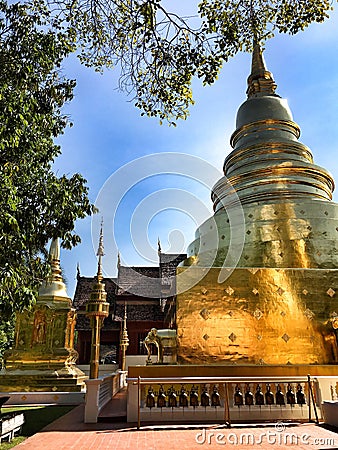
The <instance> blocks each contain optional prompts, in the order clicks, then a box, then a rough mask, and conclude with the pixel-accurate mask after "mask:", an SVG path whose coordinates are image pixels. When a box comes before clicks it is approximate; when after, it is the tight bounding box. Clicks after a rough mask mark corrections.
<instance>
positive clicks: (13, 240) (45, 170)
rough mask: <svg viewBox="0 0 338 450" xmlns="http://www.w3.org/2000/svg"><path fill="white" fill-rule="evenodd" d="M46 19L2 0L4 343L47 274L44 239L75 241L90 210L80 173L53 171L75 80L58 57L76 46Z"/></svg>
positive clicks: (0, 300)
mask: <svg viewBox="0 0 338 450" xmlns="http://www.w3.org/2000/svg"><path fill="white" fill-rule="evenodd" d="M49 21H50V18H49V13H48V12H47V10H45V9H43V8H40V9H39V11H37V10H36V11H35V12H32V11H29V9H28V8H27V6H25V5H19V4H12V5H8V4H7V3H6V2H5V1H3V0H0V65H1V71H0V115H1V120H0V229H1V236H0V317H1V321H0V341H2V344H4V341H5V339H7V338H8V333H9V331H10V328H11V319H12V315H13V312H14V311H21V310H22V309H24V308H25V307H29V306H30V305H31V304H32V302H34V300H35V298H36V295H37V290H38V287H39V286H40V283H41V281H42V280H43V279H44V277H45V276H46V275H47V273H48V270H49V265H48V264H47V255H46V252H45V246H46V244H47V242H48V240H49V239H50V238H52V237H56V236H59V237H61V238H62V239H63V246H64V247H66V248H70V247H72V246H73V245H76V244H77V243H78V242H79V241H80V238H79V236H77V235H76V234H75V233H74V232H73V229H74V222H75V220H76V219H78V218H83V217H85V216H86V215H88V214H91V212H92V210H93V207H92V205H91V204H90V202H89V199H88V195H87V187H86V185H85V183H86V182H85V180H84V179H83V178H82V177H81V175H79V174H75V175H73V176H71V177H70V178H67V177H66V176H61V177H57V176H56V175H55V174H54V173H53V170H52V164H53V161H54V159H55V158H56V157H57V155H58V154H59V153H60V148H59V147H58V146H57V145H55V144H54V138H55V137H56V136H58V135H59V134H60V133H62V132H63V130H64V128H65V126H66V124H67V117H66V116H65V115H64V114H62V112H61V108H62V106H63V105H64V104H65V102H67V101H69V100H71V98H72V95H73V94H72V91H73V87H74V84H75V83H74V81H70V80H67V79H66V78H64V77H63V75H62V73H61V62H62V60H63V58H64V57H66V56H67V55H68V54H69V53H70V52H72V51H73V50H74V45H73V43H72V39H71V37H70V36H69V34H65V33H62V32H61V31H57V30H54V31H53V30H48V29H47V28H46V26H47V25H48V23H49ZM1 336H2V338H1ZM4 336H5V337H4ZM6 336H7V337H6ZM2 344H1V342H0V348H1V345H2ZM7 344H8V343H7Z"/></svg>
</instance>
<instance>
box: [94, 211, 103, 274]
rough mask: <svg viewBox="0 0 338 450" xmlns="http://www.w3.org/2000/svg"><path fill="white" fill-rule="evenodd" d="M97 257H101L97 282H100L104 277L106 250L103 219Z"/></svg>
mask: <svg viewBox="0 0 338 450" xmlns="http://www.w3.org/2000/svg"><path fill="white" fill-rule="evenodd" d="M96 255H97V256H98V257H99V259H98V262H97V275H96V278H97V281H98V282H100V281H102V279H103V276H102V256H104V248H103V219H102V220H101V229H100V238H99V247H98V249H97V253H96Z"/></svg>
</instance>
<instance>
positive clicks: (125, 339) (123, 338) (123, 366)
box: [120, 302, 129, 371]
mask: <svg viewBox="0 0 338 450" xmlns="http://www.w3.org/2000/svg"><path fill="white" fill-rule="evenodd" d="M128 345H129V338H128V330H127V304H126V302H124V318H123V328H122V333H121V341H120V347H121V350H122V361H121V370H123V371H125V370H126V351H127V347H128Z"/></svg>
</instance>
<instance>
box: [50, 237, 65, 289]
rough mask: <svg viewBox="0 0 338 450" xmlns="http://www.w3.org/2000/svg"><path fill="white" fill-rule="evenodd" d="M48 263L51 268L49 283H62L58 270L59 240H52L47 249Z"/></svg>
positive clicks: (59, 269) (59, 270)
mask: <svg viewBox="0 0 338 450" xmlns="http://www.w3.org/2000/svg"><path fill="white" fill-rule="evenodd" d="M49 261H50V265H51V268H52V273H51V276H50V281H56V282H60V281H61V282H63V280H62V275H61V268H60V240H59V238H53V239H52V242H51V244H50V248H49Z"/></svg>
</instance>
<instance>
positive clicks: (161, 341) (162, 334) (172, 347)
mask: <svg viewBox="0 0 338 450" xmlns="http://www.w3.org/2000/svg"><path fill="white" fill-rule="evenodd" d="M143 342H144V345H145V347H146V349H147V351H148V358H147V364H152V362H151V353H150V344H154V345H156V347H157V362H158V364H163V355H164V349H167V350H168V353H169V354H170V355H172V357H173V358H174V361H172V362H176V346H177V340H176V330H169V329H163V330H157V329H156V328H152V329H151V330H150V331H149V333H148V335H147V337H146V338H145V340H144V341H143Z"/></svg>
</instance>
